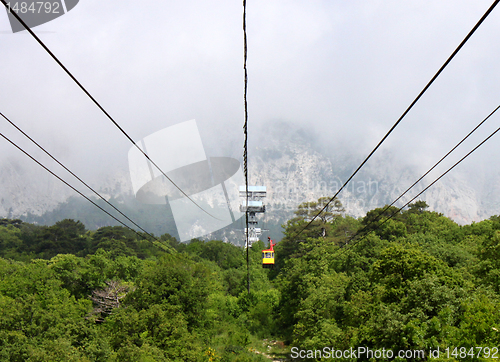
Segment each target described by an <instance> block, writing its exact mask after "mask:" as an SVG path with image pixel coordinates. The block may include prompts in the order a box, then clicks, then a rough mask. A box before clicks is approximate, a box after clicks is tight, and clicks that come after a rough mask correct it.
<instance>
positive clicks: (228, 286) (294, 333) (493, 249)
mask: <svg viewBox="0 0 500 362" xmlns="http://www.w3.org/2000/svg"><path fill="white" fill-rule="evenodd" d="M323 205H324V200H322V199H320V200H318V202H314V203H311V202H308V203H304V204H302V205H300V206H299V207H298V209H297V212H296V214H295V217H294V218H292V219H291V220H289V221H288V222H287V223H286V224H285V225H283V232H284V235H285V236H284V238H283V239H282V241H281V242H279V243H278V244H277V246H276V247H275V250H276V268H275V269H271V270H268V269H263V268H262V267H261V265H260V264H261V250H262V249H264V248H265V247H266V246H267V245H264V243H262V242H258V243H254V245H253V246H252V247H251V248H250V250H249V252H250V266H249V267H250V269H249V270H250V277H251V279H250V284H251V289H250V293H248V291H247V289H246V282H247V280H246V278H247V266H246V258H245V250H244V249H243V248H240V247H237V246H234V245H232V244H230V243H225V242H222V241H217V240H213V241H202V240H196V239H195V240H192V241H191V242H190V243H188V244H183V243H179V242H178V241H177V240H176V239H175V238H173V237H172V236H170V235H168V234H165V235H162V236H161V237H160V242H159V243H160V244H161V245H158V244H155V243H158V241H156V242H153V241H152V240H149V239H148V236H147V235H143V234H140V233H139V234H136V233H134V232H133V231H130V230H128V229H126V228H123V227H117V226H114V227H103V228H100V229H98V230H95V231H91V230H87V229H86V227H85V225H84V224H82V223H81V222H79V221H75V220H71V219H66V220H62V221H59V222H57V223H55V224H54V225H52V226H41V225H35V224H29V223H25V222H22V221H20V220H12V219H0V310H1V311H2V313H1V316H0V360H2V361H4V360H5V361H126V360H127V361H268V360H269V358H268V357H271V356H272V355H276V356H278V357H281V358H288V359H290V358H291V357H290V351H291V350H292V348H293V347H295V348H296V350H297V349H300V350H311V351H315V350H323V348H324V347H329V348H334V349H339V350H345V349H349V348H354V349H356V348H359V347H365V348H371V349H382V348H384V349H387V350H389V349H390V350H392V351H399V350H408V349H412V350H423V351H425V353H426V354H425V356H424V357H422V358H416V359H419V360H427V359H428V358H429V356H428V351H430V350H435V349H437V348H440V350H441V351H444V350H445V349H446V348H449V355H448V356H445V355H443V354H442V355H441V357H442V359H443V360H444V359H448V360H478V357H479V360H487V359H488V358H486V357H487V356H486V355H484V354H483V355H479V356H478V355H476V356H473V355H471V354H470V353H469V351H470V349H471V348H476V347H488V348H490V349H493V348H498V346H499V344H500V343H499V342H500V335H499V333H500V314H499V313H498V310H499V309H500V284H499V276H500V217H498V216H493V217H491V218H489V219H488V220H484V221H481V222H478V223H472V224H471V225H465V226H461V225H458V224H456V223H455V222H453V221H452V220H450V219H448V218H446V217H444V216H443V215H442V214H439V213H436V212H431V211H428V207H427V205H426V204H425V202H423V201H420V202H416V203H414V204H411V205H410V206H409V208H408V209H407V210H405V211H397V209H393V208H387V210H386V209H385V208H380V209H374V210H372V211H370V212H368V213H367V215H366V216H365V217H364V218H359V219H355V218H352V217H350V216H346V215H344V210H343V208H342V204H341V202H340V201H339V200H336V202H335V203H334V204H333V207H331V208H328V209H325V210H324V212H323V213H322V214H321V217H319V218H317V219H316V220H315V221H314V222H312V223H311V225H310V226H309V227H308V228H307V229H305V230H304V231H302V232H300V231H301V230H302V229H303V228H304V226H305V225H306V224H307V223H309V222H310V221H311V219H312V218H311V216H312V215H314V212H315V210H318V209H321V207H322V206H323ZM392 214H394V216H393V217H392V218H391V219H387V218H388V217H389V215H392ZM159 246H160V247H159ZM455 347H464V348H465V349H466V350H467V351H468V353H469V354H467V353H466V354H465V355H460V350H456V351H455V355H453V354H452V353H453V348H455ZM450 348H451V349H450ZM476 351H477V350H476ZM492 351H493V350H492ZM309 357H310V358H308V357H307V356H304V360H318V361H320V360H327V359H326V358H325V356H323V357H322V358H320V357H319V356H318V355H316V356H315V357H314V356H309ZM445 357H446V358H445ZM490 357H491V356H490ZM276 358H277V357H276ZM300 359H301V358H298V360H300ZM358 359H359V360H363V358H358ZM382 359H383V358H382ZM386 359H387V360H391V359H390V358H386Z"/></svg>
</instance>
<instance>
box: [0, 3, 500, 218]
mask: <svg viewBox="0 0 500 362" xmlns="http://www.w3.org/2000/svg"><path fill="white" fill-rule="evenodd" d="M0 1H1V2H2V4H3V5H4V6H5V8H7V9H9V5H8V4H9V3H8V2H7V1H5V0H0ZM499 1H500V0H499ZM10 14H12V16H14V17H15V18H16V19H17V20H18V21H19V23H21V24H22V25H23V26H24V28H25V29H26V31H28V33H30V34H31V36H32V37H33V38H34V39H35V40H36V41H37V42H38V44H40V46H41V47H42V48H43V49H44V50H45V51H46V52H47V53H48V54H49V55H50V56H51V57H52V59H54V61H55V62H56V63H57V64H58V65H59V66H60V67H61V68H62V69H63V70H64V71H65V72H66V74H67V75H68V76H69V77H70V78H71V79H72V80H73V81H74V82H75V83H76V84H77V85H78V86H79V87H80V89H81V90H82V91H83V92H84V93H85V94H86V95H87V96H88V97H89V98H90V99H91V100H92V101H93V102H94V104H95V105H96V106H97V107H98V108H99V109H100V110H101V111H102V112H103V113H104V114H105V115H106V117H108V119H109V120H110V121H111V122H112V123H113V124H114V125H115V126H116V127H117V128H118V129H119V130H120V132H121V133H122V134H123V135H124V136H125V137H126V138H127V139H128V140H129V141H130V142H132V144H133V145H134V146H135V147H136V148H137V149H138V150H139V152H140V153H142V154H143V155H144V157H146V159H147V160H148V161H149V162H150V163H151V164H152V165H153V166H154V167H155V168H156V169H157V170H158V171H160V173H161V174H162V175H163V176H164V177H165V178H166V179H167V180H168V181H170V182H171V183H172V185H174V187H175V188H177V189H178V190H179V191H180V192H181V193H182V194H183V195H184V196H185V197H186V198H187V199H188V200H190V201H191V202H192V203H193V204H195V205H196V206H197V207H198V208H199V209H200V210H202V211H203V212H204V213H206V214H207V215H209V216H211V217H213V218H214V219H217V220H220V219H218V218H217V217H215V216H213V215H212V214H210V213H209V212H208V211H206V210H205V209H203V208H202V207H201V206H200V205H198V204H197V203H196V202H195V201H194V200H193V199H192V198H191V197H189V195H188V194H186V193H185V192H184V191H183V190H182V189H181V188H180V187H179V186H178V185H177V184H176V183H175V182H174V181H173V180H172V179H171V178H170V177H168V176H167V174H166V173H165V172H164V171H163V170H162V169H161V168H160V167H159V166H158V165H157V164H156V163H155V162H154V161H153V160H152V159H151V158H150V157H149V156H148V154H147V153H146V152H144V151H143V150H142V149H141V148H140V147H139V145H138V143H137V142H134V140H133V139H132V137H130V136H129V134H128V133H127V132H125V130H124V129H123V128H122V127H121V126H120V125H119V124H118V122H116V121H115V120H114V118H113V117H111V115H110V114H109V113H108V112H107V111H106V110H105V109H104V107H103V106H101V104H100V103H99V102H98V101H97V100H96V99H95V98H94V97H93V96H92V95H91V94H90V92H89V91H88V90H87V89H86V88H85V87H84V86H83V85H82V83H80V82H79V81H78V79H76V77H75V76H74V75H73V74H72V73H71V72H70V71H69V69H68V68H66V66H65V65H64V64H63V63H62V62H61V61H60V60H59V59H58V58H57V57H56V56H55V54H54V53H53V52H52V51H51V50H50V49H49V48H48V47H47V46H46V45H45V44H44V42H42V40H41V39H40V38H39V37H38V36H36V34H35V33H34V32H33V30H31V28H30V27H29V26H28V25H26V23H25V22H24V20H23V19H21V17H20V16H19V15H18V14H17V13H16V12H15V11H10Z"/></svg>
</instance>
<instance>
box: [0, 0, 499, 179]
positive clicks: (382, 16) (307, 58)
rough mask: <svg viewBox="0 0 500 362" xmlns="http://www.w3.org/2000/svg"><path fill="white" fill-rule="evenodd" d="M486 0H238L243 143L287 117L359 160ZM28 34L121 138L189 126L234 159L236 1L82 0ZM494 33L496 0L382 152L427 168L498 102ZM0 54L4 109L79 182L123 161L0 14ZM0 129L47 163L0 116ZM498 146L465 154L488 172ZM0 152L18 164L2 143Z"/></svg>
mask: <svg viewBox="0 0 500 362" xmlns="http://www.w3.org/2000/svg"><path fill="white" fill-rule="evenodd" d="M491 3H492V0H439V1H430V0H427V1H420V0H414V1H402V0H383V1H382V0H365V1H357V0H349V1H348V0H342V1H338V0H337V1H335V0H328V1H327V0H325V1H314V0H313V1H295V0H290V1H286V0H275V1H269V0H249V1H248V5H247V6H248V8H247V13H248V15H247V24H248V28H247V32H248V73H249V83H248V92H249V95H248V107H249V125H250V126H249V130H250V135H249V137H250V143H251V144H252V142H255V140H256V139H257V138H258V137H259V134H258V132H257V130H258V129H259V126H260V125H262V124H265V123H268V122H272V121H276V120H284V121H291V122H295V123H298V124H299V125H302V126H305V127H310V128H312V129H313V130H314V131H316V132H318V134H320V135H321V137H323V141H328V142H330V143H332V144H338V145H342V147H345V148H346V149H348V150H351V152H356V153H357V154H360V155H366V154H368V152H369V151H370V150H371V149H372V148H373V147H374V146H375V145H376V143H377V142H378V141H379V140H380V139H381V137H382V136H383V135H384V134H385V132H386V131H387V130H388V129H389V128H390V127H391V125H392V124H393V123H394V122H395V121H396V120H397V119H398V118H399V116H400V115H401V114H402V113H403V111H404V110H405V109H406V108H407V107H408V105H409V104H410V103H411V101H412V100H413V99H414V98H415V97H416V95H417V94H418V93H419V92H420V91H421V90H422V88H423V87H424V86H425V84H426V83H427V82H428V81H429V80H430V79H431V77H432V76H433V75H434V74H435V72H436V71H437V70H438V69H439V67H440V66H441V65H442V64H443V63H444V61H445V60H446V59H447V58H448V56H449V55H450V54H451V53H452V51H453V50H454V49H455V48H456V47H457V45H458V44H459V43H460V42H461V41H462V39H463V38H464V37H465V35H466V34H467V33H468V32H469V31H470V29H472V27H473V26H474V25H475V23H476V22H477V21H478V20H479V19H480V17H481V16H482V15H483V14H484V12H485V11H486V10H487V9H488V7H489V6H490V5H491ZM138 4H139V5H138ZM34 31H35V32H36V33H37V34H38V35H39V37H40V38H41V39H42V40H43V41H44V42H45V44H46V45H47V46H48V47H49V48H50V49H51V50H52V51H53V52H54V53H55V54H56V55H57V56H58V57H59V58H60V60H61V61H62V62H63V63H64V64H65V65H66V66H67V67H68V68H69V69H70V70H71V71H72V72H73V74H74V75H75V76H76V77H77V78H78V79H79V80H80V81H81V82H82V83H83V84H84V86H85V87H86V88H87V89H88V90H89V91H90V92H91V93H92V94H93V95H94V96H95V98H96V99H98V100H99V102H100V103H101V104H102V105H103V106H104V107H105V108H106V110H107V111H108V112H109V113H110V114H111V115H112V116H113V117H114V118H115V119H116V120H117V121H118V122H119V123H120V125H122V126H123V128H124V129H125V130H126V131H127V132H128V133H129V134H130V135H131V137H132V138H133V139H135V140H140V139H141V138H143V137H145V136H147V135H149V134H152V133H154V132H156V131H158V130H160V129H162V128H165V127H168V126H171V125H174V124H177V123H179V122H183V121H187V120H190V119H196V120H197V122H198V126H199V128H200V132H201V133H202V139H203V141H204V142H205V146H206V147H207V149H208V150H209V152H210V153H211V155H215V156H233V157H237V158H241V155H240V154H237V153H236V152H238V151H239V150H237V149H236V151H234V154H232V155H227V154H224V153H225V152H227V150H226V148H225V147H226V145H229V144H232V143H231V142H233V143H236V144H238V142H242V125H243V33H242V4H241V1H207V0H205V1H199V0H187V1H161V2H160V1H141V2H139V3H138V2H135V1H119V2H118V1H97V0H81V1H80V3H79V4H78V5H77V6H76V7H75V8H74V9H73V10H71V11H70V12H69V13H68V14H66V15H64V16H62V17H60V18H58V19H55V20H53V21H51V22H49V23H47V24H44V25H41V26H38V27H36V28H34ZM498 34H500V7H499V8H497V9H495V10H494V11H493V13H492V14H491V15H490V16H489V18H488V19H487V20H486V21H485V23H484V24H483V25H482V26H481V27H480V28H479V30H478V31H477V32H476V34H475V35H474V36H473V37H472V39H471V40H470V41H469V42H468V43H467V44H466V46H465V47H464V48H463V49H462V51H461V52H460V53H459V54H458V56H457V57H456V59H455V60H454V61H453V62H452V63H451V64H450V66H449V67H448V68H447V69H446V70H445V72H444V73H443V74H442V75H441V77H440V78H439V79H438V80H437V82H436V83H435V84H434V85H433V86H432V88H431V89H430V90H429V91H428V92H427V93H426V94H425V96H424V97H423V98H422V99H421V101H420V102H419V103H418V104H417V106H416V107H415V108H414V110H413V111H412V112H411V113H410V114H409V115H408V116H407V117H406V119H405V120H404V121H403V123H402V124H401V125H400V126H399V127H398V128H397V129H396V131H395V132H394V133H393V134H392V135H391V137H390V138H389V139H388V141H387V143H386V145H384V148H387V149H392V150H395V149H397V150H398V151H399V152H400V154H401V155H402V156H401V157H402V158H403V159H404V160H405V161H407V162H409V163H410V164H414V165H416V166H421V167H422V169H425V168H426V167H428V166H429V165H431V164H432V163H433V162H434V161H435V160H436V159H437V156H441V154H442V153H444V152H445V151H447V150H448V149H449V148H451V147H452V146H453V145H454V144H455V143H456V142H457V141H458V140H459V139H460V138H461V137H463V136H464V135H465V134H466V133H467V132H469V131H470V130H471V129H472V128H473V127H474V126H475V125H476V124H477V123H479V122H480V120H481V119H483V118H484V117H485V116H486V115H487V114H488V113H489V112H491V111H492V110H493V109H494V108H495V107H496V106H497V105H498V104H500V92H499V91H500V59H499V58H500V41H499V40H498ZM0 55H1V56H0V111H1V112H3V113H4V114H6V115H7V116H8V117H10V118H11V119H12V120H13V121H14V122H15V123H16V124H18V125H19V126H20V127H21V128H23V129H24V130H25V131H26V132H27V133H29V134H30V135H31V136H32V137H34V138H35V139H37V140H39V141H40V142H41V143H42V144H43V145H45V146H47V148H48V149H49V150H50V151H51V152H53V153H54V154H55V155H56V156H57V157H59V158H60V159H61V160H62V161H63V162H65V163H66V164H67V165H68V166H69V167H70V168H72V169H74V170H75V171H77V172H79V174H80V175H82V177H92V175H95V174H96V173H95V172H94V173H92V171H95V170H97V171H98V172H97V175H99V173H100V172H105V170H106V169H109V166H110V165H117V166H120V167H122V166H126V165H127V152H128V149H129V148H130V143H129V141H128V140H127V139H126V138H125V137H124V136H123V135H122V134H120V132H119V131H118V130H117V129H116V128H115V127H114V126H113V125H112V124H111V122H110V121H109V120H108V119H107V118H106V117H105V116H104V115H103V114H102V113H101V112H100V111H99V110H98V109H97V107H96V106H95V105H94V104H93V103H92V102H91V101H90V100H89V99H88V98H87V97H86V96H85V95H84V94H83V92H82V91H81V90H80V89H79V88H78V87H77V86H76V85H75V84H74V83H73V82H72V81H71V80H70V79H69V77H68V76H67V75H66V74H64V72H63V71H62V70H61V69H60V68H59V66H58V65H56V64H55V62H54V61H53V60H52V59H51V58H49V56H48V55H47V54H46V53H45V51H44V50H43V49H42V48H41V47H40V46H39V45H38V44H37V43H36V42H35V41H34V40H33V39H32V37H31V36H30V35H29V34H28V33H27V32H22V33H16V34H12V32H11V30H10V25H9V23H8V18H7V15H6V12H5V11H0ZM499 123H500V115H499V116H496V117H494V118H492V119H491V120H490V122H489V124H488V125H486V126H485V127H484V129H482V130H481V131H480V132H477V135H476V136H475V137H473V139H471V141H470V142H469V143H468V144H467V145H466V146H465V147H464V148H463V151H462V154H463V153H465V152H466V151H467V149H470V148H471V147H473V146H474V145H475V144H476V143H478V142H479V141H480V140H482V139H483V138H485V137H486V136H487V135H488V134H489V133H491V132H492V130H494V129H496V128H497V127H498V125H499ZM0 132H2V133H4V134H5V135H8V136H9V137H11V138H12V139H13V140H15V141H16V142H19V144H20V145H22V146H23V147H25V148H26V149H27V150H29V151H30V152H33V154H34V155H35V156H36V157H39V158H40V159H42V160H45V158H43V157H42V156H41V155H40V153H39V152H36V151H35V150H34V148H33V147H32V146H29V143H28V142H27V141H25V140H23V138H22V137H20V136H18V135H17V134H16V131H15V130H13V129H12V128H11V127H10V126H9V125H8V124H7V123H5V122H4V121H1V120H0ZM498 137H500V135H499V136H498ZM499 144H500V143H499V142H498V139H493V140H492V141H491V142H490V144H489V145H488V146H487V147H485V148H484V149H482V150H481V151H480V152H478V154H477V155H476V156H475V157H474V158H473V159H471V160H470V161H469V163H471V164H472V163H474V162H480V161H481V160H485V159H487V160H488V162H490V164H491V165H493V167H496V168H497V169H498V165H499V164H500V162H499V161H500V159H499V156H498V153H499V152H498V151H499V149H500V146H498V145H499ZM233 150H234V148H233ZM218 152H220V153H221V154H217V153H218ZM0 155H2V156H1V158H2V161H5V160H6V159H8V158H9V157H13V156H15V157H19V158H20V159H22V160H23V158H22V157H21V156H19V152H18V151H17V150H15V149H13V148H12V146H11V145H9V144H7V143H6V142H5V141H3V140H2V141H0ZM23 157H24V156H23ZM455 159H458V155H457V157H455ZM25 162H26V164H29V163H30V162H31V161H29V160H27V159H26V160H25ZM33 167H36V166H33Z"/></svg>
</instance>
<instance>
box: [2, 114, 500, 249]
mask: <svg viewBox="0 0 500 362" xmlns="http://www.w3.org/2000/svg"><path fill="white" fill-rule="evenodd" d="M255 134H258V135H259V137H255V138H252V139H253V140H254V142H253V143H252V144H251V149H250V151H249V173H250V184H251V185H264V186H266V187H267V190H268V193H267V198H266V199H265V200H264V202H265V204H266V205H267V212H266V214H265V215H264V216H260V221H261V225H260V226H261V227H263V228H265V229H266V230H269V231H266V233H269V234H271V235H274V237H276V238H277V239H280V238H281V236H280V235H279V233H280V231H281V224H283V223H284V222H286V220H287V219H289V218H290V217H291V216H292V215H293V212H294V210H296V208H297V206H298V205H299V204H300V203H302V202H306V201H315V200H317V199H318V198H320V197H323V196H330V197H331V196H333V195H334V194H335V192H336V191H337V190H338V189H339V188H340V187H341V186H342V184H343V183H344V182H345V180H347V178H348V177H349V176H350V175H351V173H352V172H353V171H354V170H355V168H356V167H357V166H358V165H359V163H360V162H361V161H362V160H363V158H364V157H365V156H363V155H361V154H358V153H356V151H355V150H353V149H351V150H349V148H348V147H346V146H345V145H339V144H329V143H328V142H327V141H325V140H322V139H321V137H320V135H318V134H317V133H316V134H315V133H314V132H313V131H311V130H309V129H306V128H304V127H301V126H298V125H295V124H293V123H290V122H284V121H274V122H269V123H268V124H266V125H265V126H263V127H262V128H260V129H259V130H258V131H256V132H255ZM431 164H432V163H431ZM429 166H430V165H429ZM54 171H56V172H57V173H58V174H63V172H61V171H59V170H56V169H55V168H54ZM424 171H425V167H423V166H422V167H417V166H415V165H414V164H411V162H405V160H404V159H403V158H401V157H400V156H399V155H398V154H397V152H396V151H395V150H391V149H387V148H386V149H381V150H379V151H378V153H376V154H375V155H374V156H373V158H372V159H371V160H370V161H369V162H368V163H367V164H366V165H365V167H364V168H363V169H362V170H361V171H360V172H359V174H358V175H357V176H356V177H355V178H354V179H353V180H352V181H351V183H350V184H349V185H348V186H347V187H346V188H345V189H344V190H343V191H342V192H341V193H340V194H339V196H338V198H339V199H340V200H341V202H342V204H343V205H344V207H345V210H346V211H345V213H346V214H348V215H351V216H355V217H361V216H364V215H365V213H366V212H367V211H369V210H371V209H374V208H376V207H381V206H384V205H385V204H388V203H390V202H392V201H393V200H394V199H395V198H396V197H398V196H399V195H400V194H401V193H402V192H403V191H404V190H406V188H407V187H408V186H410V185H411V184H412V183H413V182H414V181H416V180H417V179H418V178H419V177H420V176H421V174H422V173H423V172H424ZM442 171H444V168H443V169H439V172H435V173H432V174H431V175H429V179H424V180H423V181H422V182H421V183H419V184H418V185H417V186H416V187H415V188H414V190H412V191H410V192H409V194H408V195H407V196H405V197H403V198H402V199H401V200H400V201H398V202H397V203H396V206H402V205H403V204H404V203H406V202H407V201H408V200H410V199H411V198H412V197H413V196H414V195H416V194H417V193H418V192H420V191H421V190H422V189H423V188H424V187H425V186H427V185H428V184H429V183H430V182H431V181H432V180H433V179H434V178H435V177H437V176H438V175H439V174H440V173H441V172H442ZM498 176H499V172H498V171H495V172H493V171H492V170H490V169H489V168H488V167H484V168H483V169H481V167H478V168H477V169H476V171H475V172H474V175H473V177H471V175H470V174H467V173H465V172H463V170H461V169H460V168H457V169H456V170H453V171H452V172H451V173H450V174H449V175H447V176H446V177H444V178H443V179H442V180H441V181H439V182H438V183H436V184H435V185H434V186H432V187H431V188H430V189H429V190H428V191H426V192H425V193H424V194H422V195H421V196H420V197H419V198H418V199H420V200H425V201H426V202H427V204H428V205H429V206H430V210H432V211H438V212H441V213H443V214H444V215H445V216H448V217H450V218H452V219H453V220H454V221H456V222H457V223H459V224H466V223H471V222H473V221H479V220H482V219H485V218H487V217H489V216H491V215H495V214H499V213H500V210H499V206H498V205H499V204H500V178H499V177H498ZM65 179H67V180H68V181H70V180H71V179H70V178H66V177H65ZM70 183H71V184H73V185H75V186H76V185H77V183H76V182H75V181H73V180H71V181H70ZM89 183H90V184H91V186H92V187H94V188H95V189H96V190H98V191H99V192H100V193H101V194H102V195H103V196H104V197H105V198H106V199H108V200H109V201H110V202H111V203H113V204H114V205H115V206H117V207H118V208H119V209H120V210H123V212H124V213H125V214H126V215H127V216H129V217H130V218H132V219H133V220H134V221H136V222H137V223H138V224H139V225H142V226H143V227H144V228H146V229H147V230H149V231H151V232H153V233H155V234H156V235H160V234H163V233H169V234H171V235H173V236H176V235H177V232H176V229H175V222H174V220H173V217H172V212H171V210H170V208H169V207H168V205H144V204H140V203H139V202H137V201H136V200H135V198H134V196H133V193H132V189H131V183H130V175H129V172H128V170H126V169H123V168H119V167H117V168H115V169H110V170H109V172H108V173H106V174H100V175H98V176H96V177H95V179H93V180H91V181H89ZM77 188H78V189H80V190H82V192H83V193H84V194H86V195H88V196H90V197H92V199H95V197H94V196H92V195H91V193H90V192H89V191H88V190H85V189H84V188H83V187H81V186H77ZM96 202H97V203H98V204H99V205H100V206H102V207H103V208H104V209H106V210H109V211H110V212H111V213H112V214H113V215H116V212H115V211H114V210H112V209H111V208H110V207H109V206H108V205H106V204H105V203H104V202H103V201H102V200H96ZM0 216H1V217H9V218H17V217H19V218H21V219H24V220H26V221H29V222H37V223H40V224H52V223H54V222H56V221H59V220H61V219H64V218H74V219H78V220H81V221H82V222H84V223H85V224H86V225H87V227H88V228H91V229H96V228H99V227H102V226H106V225H118V223H117V222H116V221H115V220H113V219H111V218H110V217H109V216H107V215H105V214H104V213H103V212H102V211H100V210H98V209H97V208H95V207H94V206H93V205H91V204H90V203H88V201H86V200H84V199H83V198H81V197H80V196H78V195H76V194H75V193H74V192H73V191H72V190H70V189H69V188H68V187H67V186H65V185H64V184H62V183H61V182H59V181H58V180H56V179H55V178H54V177H53V176H51V175H49V174H48V173H47V172H45V171H44V170H42V169H41V168H39V167H38V166H37V165H34V164H33V165H31V166H30V165H29V164H28V163H26V162H25V161H23V160H22V159H20V158H12V159H9V160H4V162H3V164H2V165H1V172H0ZM119 219H123V217H119ZM243 228H244V225H243V222H242V220H241V219H240V220H238V221H236V222H235V223H233V224H232V225H230V226H228V227H226V228H224V229H223V230H220V231H218V232H215V233H213V234H212V235H209V236H208V237H212V238H222V239H226V240H228V241H231V242H234V243H236V244H239V243H240V241H241V242H242V240H243ZM240 239H241V240H240Z"/></svg>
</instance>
